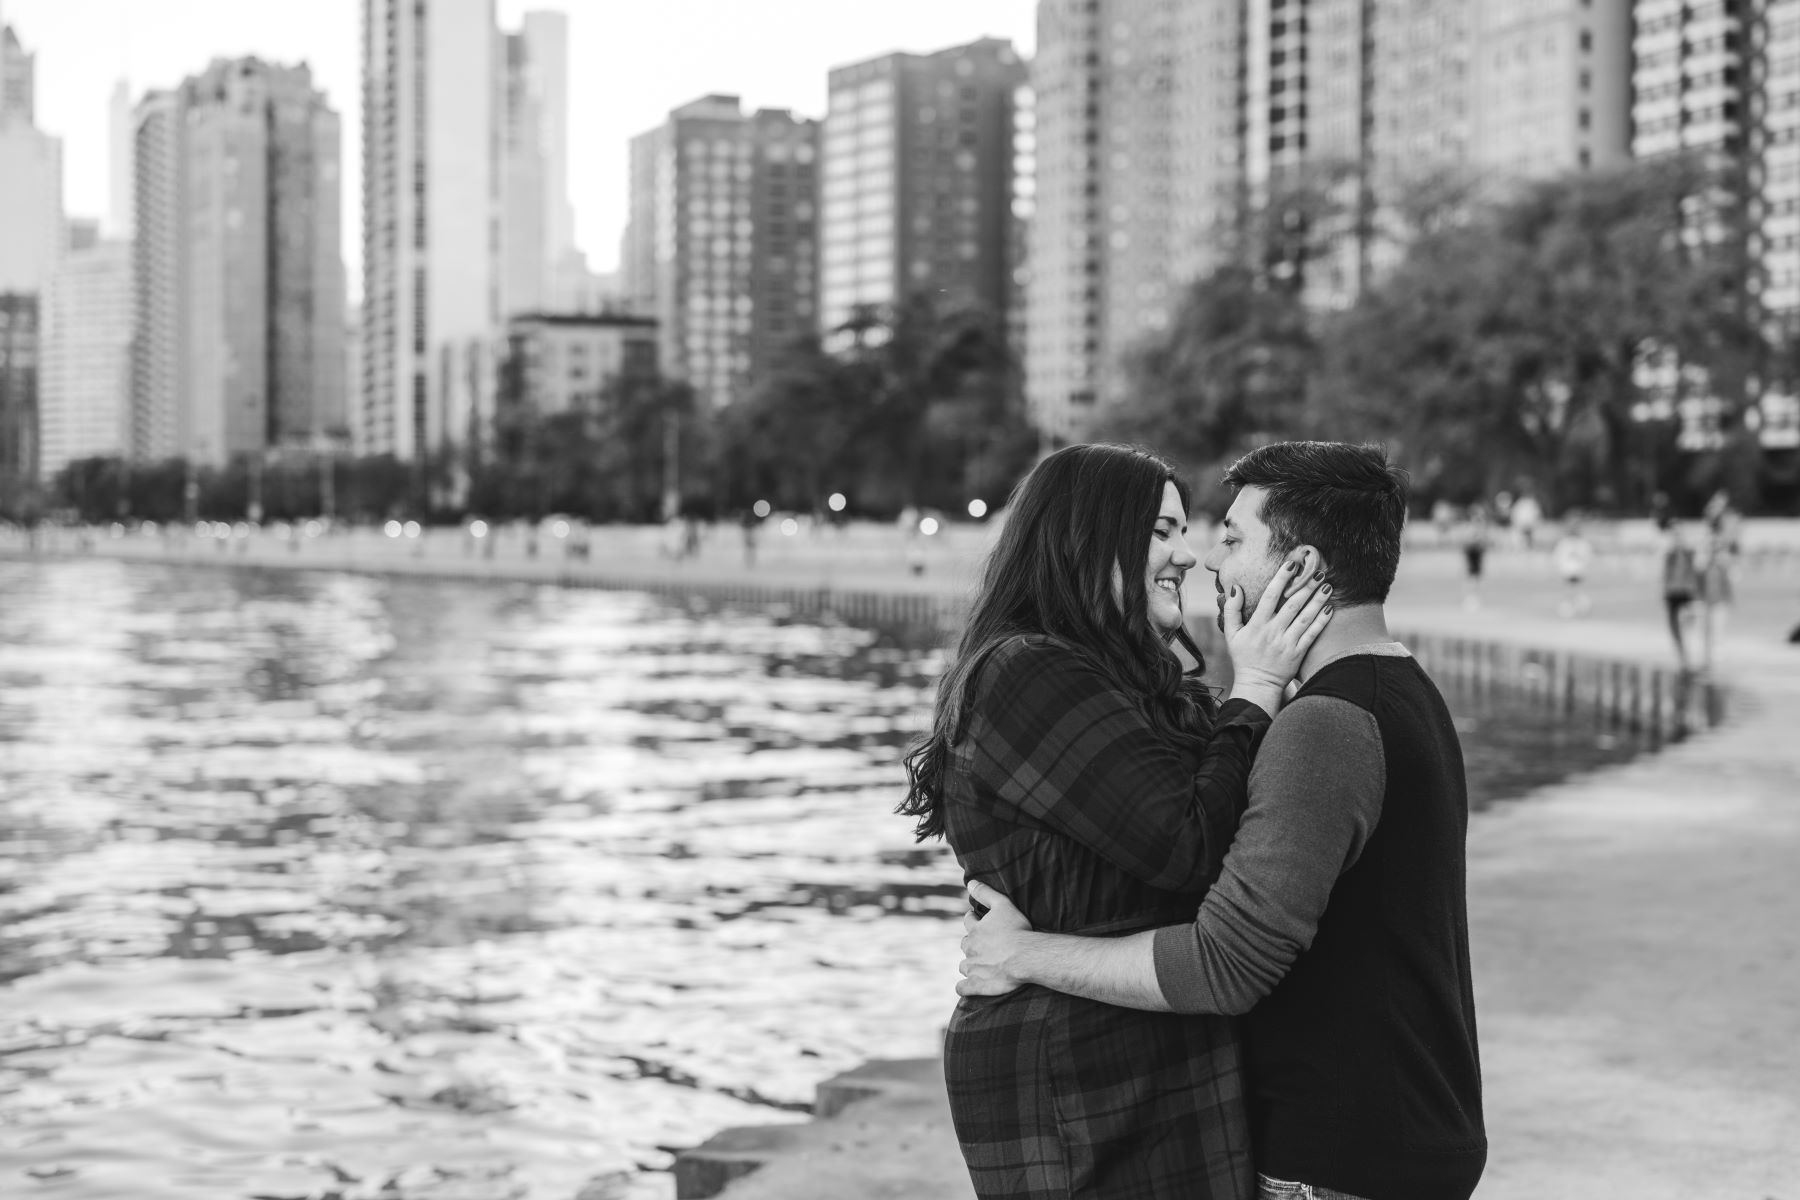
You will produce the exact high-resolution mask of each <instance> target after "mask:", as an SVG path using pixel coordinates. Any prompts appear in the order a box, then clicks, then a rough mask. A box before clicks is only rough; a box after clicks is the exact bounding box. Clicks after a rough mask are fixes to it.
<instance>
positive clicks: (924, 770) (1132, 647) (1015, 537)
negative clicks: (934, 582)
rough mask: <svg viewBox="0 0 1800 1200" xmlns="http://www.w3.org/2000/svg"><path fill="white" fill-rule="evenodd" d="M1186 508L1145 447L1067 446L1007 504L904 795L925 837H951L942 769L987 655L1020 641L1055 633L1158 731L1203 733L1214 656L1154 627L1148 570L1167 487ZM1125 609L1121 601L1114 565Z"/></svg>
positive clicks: (1164, 467)
mask: <svg viewBox="0 0 1800 1200" xmlns="http://www.w3.org/2000/svg"><path fill="white" fill-rule="evenodd" d="M1168 483H1173V484H1174V485H1175V486H1176V488H1177V490H1179V491H1180V493H1181V502H1182V505H1183V506H1184V507H1185V506H1186V505H1187V502H1188V491H1187V488H1186V486H1185V485H1184V484H1183V483H1182V482H1181V481H1180V480H1179V479H1177V478H1176V477H1175V471H1174V469H1173V468H1172V467H1170V466H1169V464H1168V463H1166V462H1164V461H1163V460H1162V459H1160V458H1158V457H1157V456H1156V455H1154V454H1151V453H1149V452H1148V451H1145V450H1139V449H1136V448H1133V447H1130V446H1110V445H1104V444H1095V445H1083V446H1067V447H1064V448H1063V449H1061V450H1058V451H1056V452H1055V453H1054V454H1051V455H1050V456H1049V457H1047V458H1045V459H1044V460H1043V461H1042V462H1040V463H1038V465H1037V466H1036V467H1034V468H1033V469H1032V471H1031V474H1029V475H1027V476H1026V477H1025V478H1024V479H1022V480H1020V482H1019V486H1018V487H1016V488H1014V489H1013V494H1012V499H1011V500H1010V501H1008V503H1007V512H1006V525H1005V528H1003V529H1002V530H1001V532H1000V537H999V540H998V541H996V542H995V543H994V548H993V549H992V550H990V551H989V552H988V556H987V561H986V563H985V564H984V565H983V567H982V577H981V586H980V589H979V591H978V592H977V593H976V596H975V603H974V605H973V606H972V608H971V610H970V613H969V619H968V623H967V624H966V625H965V626H964V628H963V634H962V640H961V642H960V643H959V644H958V645H957V648H956V654H955V657H954V658H952V660H951V661H950V664H949V665H948V667H946V668H945V671H944V674H943V677H942V678H941V679H939V680H938V693H937V708H936V712H935V714H934V716H933V718H932V722H931V732H930V733H928V734H926V735H924V736H923V737H921V738H920V739H919V740H918V741H917V742H916V743H914V745H913V747H912V749H911V750H910V751H909V752H908V753H907V755H906V778H907V790H906V799H905V800H903V801H902V802H901V803H900V807H899V808H898V809H897V810H896V811H898V812H900V813H901V814H903V815H905V816H909V817H917V818H918V827H917V829H916V831H915V832H916V834H917V836H918V839H919V840H920V841H924V840H925V839H926V838H929V837H941V836H943V833H944V810H943V794H944V793H943V785H944V770H945V767H946V765H947V764H948V762H949V759H950V748H951V747H952V746H954V745H955V744H956V743H957V742H958V741H959V740H961V737H962V734H963V727H964V709H965V706H966V704H967V702H968V693H969V690H970V685H971V683H972V682H973V677H974V675H975V673H976V670H977V669H978V667H979V666H980V664H981V662H982V661H983V659H984V658H985V657H986V655H987V652H988V651H989V650H991V649H992V648H993V647H994V646H995V645H997V644H998V643H1000V642H1002V641H1004V640H1005V639H1007V638H1009V637H1014V636H1016V635H1019V634H1031V633H1036V634H1047V635H1049V636H1050V637H1053V638H1055V639H1057V640H1058V641H1061V642H1064V643H1066V644H1067V645H1069V646H1070V647H1072V648H1074V649H1077V650H1080V651H1083V652H1085V653H1086V654H1087V655H1089V656H1090V657H1091V658H1092V659H1093V662H1094V665H1095V666H1096V667H1098V668H1099V669H1100V670H1101V671H1102V672H1104V673H1105V674H1106V675H1107V676H1108V677H1110V678H1111V679H1112V680H1113V681H1114V683H1115V684H1116V685H1117V686H1118V687H1119V688H1120V690H1122V691H1124V692H1125V693H1127V694H1128V695H1132V696H1135V697H1137V698H1138V700H1139V703H1141V704H1142V705H1143V709H1144V713H1145V715H1146V716H1147V717H1148V718H1149V720H1150V722H1151V724H1152V725H1154V726H1155V727H1156V728H1157V729H1160V730H1162V731H1164V732H1166V733H1168V734H1170V735H1172V736H1187V737H1197V736H1204V735H1205V733H1206V732H1207V731H1208V729H1209V728H1210V726H1211V717H1212V714H1213V708H1214V705H1213V700H1212V696H1211V694H1210V693H1208V692H1207V691H1206V689H1205V688H1204V687H1202V686H1201V684H1200V681H1199V676H1200V674H1201V673H1202V672H1203V671H1204V670H1205V668H1206V660H1205V658H1204V657H1203V656H1202V655H1201V653H1200V648H1199V647H1198V646H1197V645H1195V644H1194V641H1193V639H1192V638H1190V637H1189V636H1188V633H1187V631H1186V630H1185V629H1183V630H1179V631H1178V632H1177V633H1176V635H1175V637H1176V640H1179V641H1180V642H1181V644H1182V647H1183V648H1184V649H1185V650H1186V651H1187V652H1188V653H1189V655H1191V656H1192V657H1193V659H1194V661H1195V662H1197V663H1198V664H1199V666H1198V667H1197V668H1196V669H1195V670H1194V671H1193V672H1192V673H1191V674H1188V675H1183V673H1182V670H1181V660H1180V659H1178V658H1176V657H1175V653H1174V651H1172V650H1171V649H1170V648H1169V646H1168V643H1167V642H1166V641H1165V640H1164V638H1163V637H1162V636H1161V635H1160V634H1159V633H1158V632H1157V631H1156V630H1155V629H1154V628H1152V627H1151V625H1150V619H1149V616H1148V614H1147V611H1146V610H1147V606H1148V602H1149V597H1148V596H1147V595H1146V593H1145V589H1144V569H1145V566H1146V564H1147V562H1148V561H1149V547H1150V536H1151V533H1152V532H1153V531H1154V529H1155V527H1156V518H1157V516H1158V514H1160V513H1161V511H1162V502H1163V489H1164V485H1165V484H1168ZM1115 564H1116V565H1117V567H1118V569H1119V573H1120V575H1121V576H1123V583H1124V596H1123V603H1122V604H1121V603H1120V602H1119V601H1118V600H1115V599H1114V596H1113V567H1114V566H1115Z"/></svg>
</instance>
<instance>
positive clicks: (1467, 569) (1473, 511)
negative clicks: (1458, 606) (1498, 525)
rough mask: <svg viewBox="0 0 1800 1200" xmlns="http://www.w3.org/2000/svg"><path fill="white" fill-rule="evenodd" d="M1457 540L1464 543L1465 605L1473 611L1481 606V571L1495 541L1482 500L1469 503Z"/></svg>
mask: <svg viewBox="0 0 1800 1200" xmlns="http://www.w3.org/2000/svg"><path fill="white" fill-rule="evenodd" d="M1457 540H1458V541H1460V542H1461V543H1462V552H1463V572H1464V574H1463V607H1464V608H1466V609H1468V610H1469V611H1471V612H1473V611H1474V610H1476V609H1478V608H1480V607H1481V571H1482V567H1483V565H1484V564H1485V562H1486V560H1487V552H1488V545H1489V543H1490V542H1492V541H1493V529H1492V525H1491V523H1490V522H1489V520H1488V511H1487V506H1486V505H1484V504H1482V503H1481V502H1480V501H1477V502H1475V503H1474V504H1471V505H1469V511H1468V512H1467V513H1466V514H1464V516H1463V522H1462V526H1461V527H1460V528H1459V529H1458V530H1457Z"/></svg>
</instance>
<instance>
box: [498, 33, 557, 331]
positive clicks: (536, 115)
mask: <svg viewBox="0 0 1800 1200" xmlns="http://www.w3.org/2000/svg"><path fill="white" fill-rule="evenodd" d="M501 36H502V40H503V44H504V59H503V66H504V73H503V77H502V96H503V99H504V104H503V105H502V106H501V127H502V134H501V205H502V210H503V211H502V220H501V226H500V228H501V238H502V253H501V268H500V273H501V278H500V311H501V313H502V314H503V315H505V316H511V315H513V314H514V313H523V312H538V311H541V310H542V309H544V308H546V307H548V305H547V299H548V297H547V295H546V292H547V288H548V284H549V282H550V273H549V266H550V250H549V245H550V242H549V229H548V228H547V220H548V215H549V214H548V206H547V205H546V199H547V198H548V195H549V180H548V174H549V161H548V155H547V153H546V147H545V144H544V114H543V102H544V97H543V94H542V89H541V88H540V87H539V86H538V83H537V80H536V79H535V78H534V75H535V72H534V71H533V62H532V57H531V54H532V49H533V48H532V46H531V45H530V44H529V43H527V41H526V39H525V35H524V34H523V33H508V34H503V35H501Z"/></svg>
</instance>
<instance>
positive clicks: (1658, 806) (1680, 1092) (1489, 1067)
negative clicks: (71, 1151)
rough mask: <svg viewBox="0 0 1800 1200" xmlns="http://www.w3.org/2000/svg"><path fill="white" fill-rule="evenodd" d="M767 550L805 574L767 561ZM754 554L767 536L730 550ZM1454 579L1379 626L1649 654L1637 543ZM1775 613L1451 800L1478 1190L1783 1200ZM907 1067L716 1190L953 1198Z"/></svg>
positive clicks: (1651, 627)
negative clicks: (1593, 564) (1568, 763)
mask: <svg viewBox="0 0 1800 1200" xmlns="http://www.w3.org/2000/svg"><path fill="white" fill-rule="evenodd" d="M0 549H3V548H0ZM225 553H229V552H228V551H227V552H225ZM284 553H288V555H289V561H292V559H296V558H303V557H309V556H310V553H311V552H310V551H309V550H308V551H294V552H284ZM245 557H251V556H250V555H249V554H248V553H246V555H245ZM454 557H456V555H455V554H454V553H452V554H450V555H448V556H447V557H446V559H445V561H450V560H451V559H452V558H454ZM422 561H423V560H422ZM470 561H475V560H473V559H471V560H470ZM538 561H540V562H541V561H542V560H541V559H540V560H538ZM588 561H589V563H590V564H591V565H593V566H594V567H596V568H597V567H598V566H600V565H601V563H600V562H599V561H598V560H595V559H590V560H588ZM969 561H970V560H969V558H968V555H967V553H963V554H960V555H959V556H957V557H955V558H953V559H952V558H949V557H946V558H945V559H944V560H943V561H938V562H934V563H933V564H932V566H931V567H930V569H928V570H927V572H926V573H925V574H924V575H923V576H913V575H911V574H910V573H907V572H905V571H904V570H900V569H896V568H894V567H893V566H892V565H891V563H890V564H888V565H886V566H883V565H882V564H880V563H865V564H857V563H849V562H840V563H838V564H837V569H836V570H835V571H834V577H833V586H838V587H847V586H852V585H855V586H876V585H881V586H892V587H918V588H933V589H953V588H962V587H966V585H967V577H968V576H967V571H968V562H969ZM705 564H706V559H705V558H704V557H703V558H702V560H701V561H700V562H698V563H694V562H690V563H685V564H672V563H668V562H662V563H660V564H658V563H657V562H656V560H655V558H654V551H653V550H652V551H650V552H649V557H648V558H646V557H645V556H644V555H642V554H633V555H630V556H626V555H623V554H615V555H614V558H613V559H612V560H611V561H608V562H606V563H605V565H606V566H607V567H608V568H609V569H611V570H614V571H618V572H623V571H635V570H643V571H644V572H645V576H644V577H645V578H646V579H648V578H651V577H652V576H667V575H668V574H669V572H670V571H672V570H691V571H693V572H694V573H695V574H696V575H698V574H700V573H701V572H703V571H704V572H708V573H710V572H715V571H716V572H725V573H727V574H735V575H744V574H747V572H746V571H745V569H744V568H743V566H742V564H741V562H738V563H736V565H735V566H734V567H728V566H727V565H725V556H724V555H722V554H717V553H715V554H714V562H713V565H711V566H710V567H709V566H706V565H705ZM321 565H323V564H321ZM780 570H781V571H782V572H784V573H786V574H791V575H793V577H795V578H815V579H816V572H815V573H813V574H809V573H808V572H809V570H810V568H808V567H806V566H804V565H796V564H795V563H793V562H789V563H787V564H786V565H785V566H783V567H781V568H780ZM776 573H777V566H776V564H775V563H774V562H771V561H769V560H768V559H767V558H765V561H764V562H763V563H761V564H759V566H758V568H756V571H755V574H756V577H757V578H762V579H768V578H771V577H774V576H775V575H776ZM721 577H724V576H723V575H722V576H721ZM1461 588H1462V584H1461V580H1460V568H1459V565H1458V561H1457V559H1456V558H1455V557H1454V556H1453V555H1452V554H1451V553H1449V552H1446V551H1429V550H1424V551H1418V552H1414V553H1410V554H1409V556H1408V560H1407V562H1406V563H1405V564H1404V567H1403V571H1402V577H1401V580H1400V583H1399V585H1398V586H1397V588H1396V592H1395V596H1394V598H1393V602H1392V605H1391V611H1392V615H1393V618H1394V624H1395V626H1396V627H1397V628H1400V629H1408V630H1414V631H1418V632H1421V633H1448V634H1465V635H1468V636H1478V637H1482V638H1486V639H1492V640H1497V641H1506V642H1515V643H1520V644H1526V645H1532V646H1538V647H1544V648H1562V649H1569V650H1577V651H1580V652H1583V653H1588V654H1599V655H1610V656H1617V657H1622V658H1637V659H1643V660H1648V661H1657V662H1667V661H1669V660H1670V659H1671V657H1672V656H1671V651H1670V649H1669V645H1668V640H1667V634H1666V631H1665V630H1664V629H1663V627H1662V625H1661V622H1660V606H1659V604H1658V602H1657V598H1656V594H1655V573H1654V562H1653V561H1652V560H1651V559H1649V558H1648V557H1647V556H1643V555H1639V556H1636V557H1633V556H1631V555H1620V556H1617V557H1613V558H1607V559H1603V560H1602V562H1601V563H1600V564H1599V565H1598V566H1597V569H1596V579H1595V580H1594V581H1593V584H1592V586H1591V588H1590V592H1591V595H1592V597H1593V601H1594V608H1593V611H1592V613H1591V614H1590V615H1589V616H1588V617H1586V618H1585V619H1579V620H1567V619H1561V618H1559V617H1558V616H1557V615H1556V606H1557V600H1558V596H1557V590H1556V585H1555V582H1554V580H1553V579H1552V578H1551V577H1550V573H1549V569H1548V566H1547V563H1545V562H1543V561H1542V558H1541V556H1537V557H1532V556H1526V555H1524V554H1523V553H1514V554H1500V555H1497V556H1496V557H1495V560H1494V562H1493V566H1492V569H1491V571H1490V575H1489V578H1488V580H1487V581H1486V584H1485V586H1484V593H1483V596H1482V600H1481V605H1480V607H1479V608H1478V609H1476V610H1474V611H1470V610H1468V609H1466V608H1465V607H1464V606H1463V603H1462V598H1461ZM1796 621H1800V571H1796V570H1795V569H1794V568H1793V567H1792V566H1791V565H1784V566H1779V567H1772V568H1769V569H1767V570H1761V571H1747V572H1746V573H1745V575H1744V577H1743V578H1741V579H1740V583H1739V603H1738V605H1737V609H1736V611H1735V612H1734V614H1733V617H1732V621H1731V624H1730V626H1729V628H1728V631H1727V633H1726V635H1725V636H1724V638H1723V640H1722V644H1721V649H1720V653H1719V659H1718V664H1717V668H1716V673H1717V676H1718V677H1719V679H1720V680H1721V681H1722V682H1724V683H1725V684H1726V685H1727V686H1729V687H1730V688H1731V689H1732V690H1733V699H1732V705H1731V713H1730V717H1729V719H1728V721H1727V722H1726V724H1725V725H1724V726H1722V727H1721V728H1719V729H1716V730H1713V731H1710V732H1707V733H1703V734H1699V735H1696V736H1694V737H1691V738H1690V739H1688V740H1687V741H1685V742H1682V743H1680V744H1677V745H1674V746H1671V747H1669V748H1666V749H1664V750H1662V751H1661V752H1659V753H1657V754H1653V755H1649V756H1646V757H1644V758H1641V759H1639V760H1638V761H1636V762H1634V763H1632V764H1629V765H1626V766H1624V767H1621V768H1617V769H1613V770H1610V771H1606V772H1601V773H1597V774H1591V775H1586V776H1582V777H1579V778H1576V779H1573V780H1570V781H1567V782H1564V783H1562V784H1559V785H1555V786H1552V787H1549V788H1546V789H1543V790H1541V791H1539V792H1536V793H1534V794H1533V795H1531V796H1530V797H1528V798H1525V799H1522V800H1519V801H1517V802H1514V803H1510V804H1505V805H1500V806H1496V807H1495V808H1494V809H1492V810H1489V811H1486V812H1483V813H1480V814H1477V815H1476V817H1475V818H1474V820H1473V822H1472V824H1471V828H1470V835H1469V868H1470V877H1469V892H1470V915H1471V924H1472V937H1473V942H1474V946H1473V952H1474V966H1475V981H1476V988H1477V1004H1478V1012H1479V1017H1480V1021H1481V1035H1482V1050H1483V1060H1484V1061H1483V1065H1484V1074H1485V1078H1486V1086H1487V1108H1488V1120H1489V1130H1490V1134H1491V1138H1492V1146H1493V1150H1492V1156H1491V1159H1490V1165H1489V1168H1488V1171H1487V1175H1486V1178H1485V1180H1484V1182H1483V1184H1482V1187H1481V1190H1480V1192H1479V1193H1478V1195H1479V1196H1480V1197H1481V1198H1482V1200H1526V1198H1531V1200H1539V1198H1542V1197H1564V1196H1567V1197H1577V1196H1579V1197H1584V1198H1588V1197H1613V1196H1617V1197H1622V1198H1623V1197H1629V1198H1631V1200H1664V1198H1667V1200H1677V1198H1680V1200H1696V1198H1712V1197H1718V1198H1720V1200H1800V646H1790V645H1787V644H1786V643H1785V634H1786V631H1787V629H1788V628H1790V627H1791V626H1792V625H1793V624H1794V622H1796ZM948 1004H949V1000H948V998H947V999H946V1009H947V1008H948ZM924 1072H925V1076H926V1077H925V1078H924V1079H923V1080H919V1079H916V1078H915V1079H914V1080H913V1081H912V1085H911V1086H910V1087H909V1088H903V1089H901V1090H899V1091H897V1092H896V1093H895V1094H894V1095H891V1096H889V1097H887V1098H880V1097H878V1098H875V1099H869V1100H864V1101H861V1102H859V1103H856V1104H853V1105H851V1106H850V1107H848V1108H847V1109H845V1110H844V1111H842V1112H841V1113H839V1114H838V1115H837V1116H835V1117H833V1118H832V1119H830V1120H825V1121H818V1122H815V1123H814V1125H813V1127H812V1128H811V1129H810V1130H808V1132H807V1133H806V1134H804V1135H803V1136H802V1137H801V1139H800V1141H799V1142H798V1143H796V1144H794V1145H792V1146H790V1147H789V1149H788V1151H787V1152H786V1153H785V1154H784V1155H782V1156H781V1157H779V1158H777V1159H776V1160H775V1161H773V1162H771V1163H770V1165H768V1166H766V1167H764V1168H763V1169H762V1170H760V1171H758V1172H756V1173H754V1174H751V1175H748V1176H746V1177H744V1178H742V1179H740V1180H738V1181H737V1182H736V1183H734V1184H733V1185H732V1186H731V1187H730V1188H729V1189H728V1190H727V1191H726V1193H725V1195H726V1196H727V1197H728V1198H731V1200H757V1198H761V1197H770V1198H772V1197H776V1196H781V1197H787V1198H790V1200H803V1198H806V1197H821V1198H822V1197H826V1196H831V1197H845V1196H864V1197H875V1196H896V1197H898V1196H905V1197H913V1198H917V1200H931V1198H934V1197H946V1198H948V1197H958V1198H959V1200H960V1198H962V1197H967V1196H969V1194H970V1192H969V1188H968V1184H967V1179H966V1176H965V1175H964V1174H963V1172H962V1167H961V1162H960V1159H959V1158H958V1156H957V1152H956V1149H955V1146H954V1143H953V1141H952V1139H951V1138H950V1134H949V1126H948V1116H947V1113H946V1112H945V1110H944V1107H943V1104H942V1101H941V1098H940V1097H941V1093H938V1092H936V1091H934V1088H935V1086H936V1084H935V1081H934V1080H933V1079H932V1078H931V1077H930V1070H929V1065H927V1067H926V1068H924ZM921 1088H922V1089H923V1090H921Z"/></svg>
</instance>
